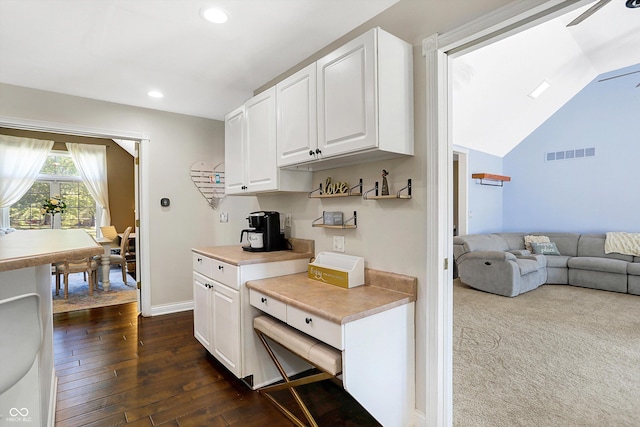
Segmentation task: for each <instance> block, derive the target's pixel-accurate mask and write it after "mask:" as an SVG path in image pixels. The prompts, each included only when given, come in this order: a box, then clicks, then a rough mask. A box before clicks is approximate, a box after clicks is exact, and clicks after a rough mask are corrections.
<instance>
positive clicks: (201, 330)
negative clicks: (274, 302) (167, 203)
mask: <svg viewBox="0 0 640 427" xmlns="http://www.w3.org/2000/svg"><path fill="white" fill-rule="evenodd" d="M308 262H309V259H296V260H287V261H278V262H270V263H263V264H247V265H240V266H235V265H232V264H229V263H225V262H222V261H218V260H217V259H214V258H210V257H207V256H203V255H202V254H199V253H196V252H193V333H194V336H195V337H196V339H197V340H198V341H200V343H201V344H202V345H203V346H204V347H205V348H206V349H207V351H208V352H209V353H211V354H212V355H213V356H214V357H215V358H216V359H217V360H218V361H219V362H220V363H221V364H222V365H224V366H225V367H226V368H227V369H228V370H229V371H230V372H232V373H233V374H234V375H235V376H236V377H238V378H241V379H243V380H244V381H245V382H246V383H247V384H248V385H249V386H251V387H252V388H254V389H255V388H258V387H261V386H263V385H265V384H269V383H272V382H274V381H276V380H279V379H280V378H281V377H280V374H279V373H278V371H277V369H276V367H275V366H274V365H273V362H272V361H271V359H270V358H269V356H268V355H267V353H266V351H265V349H264V347H263V346H262V343H261V342H260V340H259V339H258V337H257V335H256V334H255V332H254V331H253V318H254V317H256V316H257V315H259V314H260V311H259V310H256V309H255V308H254V307H252V306H251V304H250V297H249V290H248V289H247V288H246V287H245V286H244V284H245V283H246V282H247V281H248V280H257V279H266V278H269V277H275V276H282V275H287V274H294V273H300V272H303V271H306V270H307V264H308ZM276 353H277V354H278V357H279V358H280V357H282V360H283V361H284V363H283V365H284V367H285V370H286V371H287V373H288V374H295V373H298V372H302V371H303V370H305V369H308V368H309V365H308V364H306V363H304V362H301V361H300V360H299V359H297V358H296V357H295V356H292V355H290V354H287V352H286V350H283V351H279V350H276Z"/></svg>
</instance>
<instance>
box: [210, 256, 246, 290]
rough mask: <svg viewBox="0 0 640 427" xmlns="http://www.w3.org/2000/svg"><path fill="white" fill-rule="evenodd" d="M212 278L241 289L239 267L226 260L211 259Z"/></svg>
mask: <svg viewBox="0 0 640 427" xmlns="http://www.w3.org/2000/svg"><path fill="white" fill-rule="evenodd" d="M211 270H212V273H211V276H210V277H211V278H212V279H213V280H215V281H218V282H220V283H222V284H223V285H227V286H229V287H230V288H233V289H240V283H239V282H238V280H239V277H238V267H237V266H235V265H231V264H227V263H226V262H222V261H218V260H215V259H212V260H211Z"/></svg>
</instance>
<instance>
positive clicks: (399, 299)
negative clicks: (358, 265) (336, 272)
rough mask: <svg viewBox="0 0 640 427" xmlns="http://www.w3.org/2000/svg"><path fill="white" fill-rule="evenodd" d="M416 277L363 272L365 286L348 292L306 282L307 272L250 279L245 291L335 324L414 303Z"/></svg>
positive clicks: (325, 284)
mask: <svg viewBox="0 0 640 427" xmlns="http://www.w3.org/2000/svg"><path fill="white" fill-rule="evenodd" d="M417 283H418V280H417V279H416V278H415V277H411V276H405V275H402V274H394V273H388V272H384V271H377V270H371V269H365V285H363V286H358V287H355V288H351V289H344V288H341V287H338V286H334V285H330V284H327V283H322V282H319V281H317V280H313V279H309V277H308V276H307V273H298V274H291V275H288V276H279V277H272V278H270V279H261V280H250V281H248V282H247V283H246V286H247V288H249V289H254V290H256V291H258V292H261V293H263V294H265V295H266V296H268V297H271V298H274V299H277V300H279V301H282V302H284V303H286V304H290V305H292V306H294V307H297V308H299V309H301V310H305V311H307V312H309V313H311V314H314V315H317V316H320V317H322V318H324V319H327V320H329V321H331V322H334V323H339V324H344V323H348V322H351V321H354V320H358V319H361V318H363V317H367V316H371V315H373V314H376V313H380V312H383V311H386V310H390V309H392V308H395V307H398V306H401V305H404V304H409V303H411V302H413V301H415V300H416V295H417V294H416V292H417Z"/></svg>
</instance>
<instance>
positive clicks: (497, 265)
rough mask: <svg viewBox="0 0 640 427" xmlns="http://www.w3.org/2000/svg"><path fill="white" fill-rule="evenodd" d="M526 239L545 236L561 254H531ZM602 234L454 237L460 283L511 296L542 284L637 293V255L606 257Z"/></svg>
mask: <svg viewBox="0 0 640 427" xmlns="http://www.w3.org/2000/svg"><path fill="white" fill-rule="evenodd" d="M527 235H534V236H548V237H549V240H550V241H551V242H553V243H555V244H556V246H557V248H558V252H559V253H560V255H535V254H532V253H531V252H530V251H529V250H527V249H526V248H525V241H524V237H525V236H527ZM605 238H606V235H605V234H578V233H551V232H549V233H494V234H470V235H466V236H456V237H454V238H453V254H454V258H455V261H456V265H457V269H458V275H459V277H460V279H461V280H462V282H463V283H466V284H467V285H469V286H471V287H473V288H476V289H479V290H482V291H486V292H491V293H494V294H498V295H504V296H508V297H514V296H516V295H520V294H521V293H524V292H527V291H530V290H532V289H535V288H537V287H538V286H540V285H543V284H545V283H547V284H563V285H574V286H582V287H586V288H593V289H602V290H607V291H614V292H623V293H630V294H635V295H640V257H634V256H631V255H623V254H618V253H610V254H605V250H604V245H605Z"/></svg>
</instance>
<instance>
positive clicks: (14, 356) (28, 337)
mask: <svg viewBox="0 0 640 427" xmlns="http://www.w3.org/2000/svg"><path fill="white" fill-rule="evenodd" d="M0 325H3V327H2V328H0V360H2V364H1V365H0V394H2V393H4V392H5V391H7V390H9V389H10V388H11V387H13V386H14V385H15V384H17V383H18V381H20V380H21V379H22V378H23V377H24V376H25V375H26V374H27V373H28V372H29V370H30V369H31V366H33V362H34V361H35V360H36V356H37V355H38V353H39V352H40V348H41V346H42V319H41V317H40V296H39V295H38V294H34V293H29V294H24V295H18V296H15V297H11V298H7V299H3V300H0ZM8 325H11V326H10V327H7V326H8Z"/></svg>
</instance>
